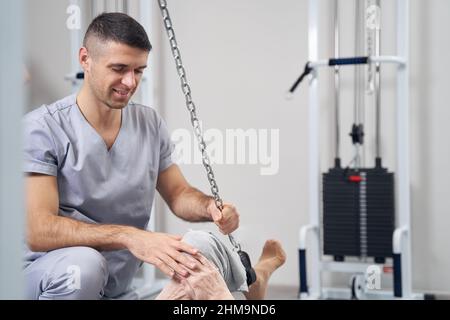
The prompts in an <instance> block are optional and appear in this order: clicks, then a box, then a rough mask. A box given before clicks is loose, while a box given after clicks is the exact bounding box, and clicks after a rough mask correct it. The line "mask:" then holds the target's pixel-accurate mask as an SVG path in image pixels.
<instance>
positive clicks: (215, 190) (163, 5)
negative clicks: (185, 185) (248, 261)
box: [158, 0, 241, 251]
mask: <svg viewBox="0 0 450 320" xmlns="http://www.w3.org/2000/svg"><path fill="white" fill-rule="evenodd" d="M158 3H159V8H160V10H161V14H162V18H163V21H164V27H165V29H166V32H167V36H168V38H169V44H170V49H171V51H172V56H173V58H174V60H175V67H176V69H177V73H178V76H179V77H180V83H181V90H182V91H183V94H184V97H185V99H186V107H187V109H188V111H189V114H190V117H191V124H192V128H193V130H194V134H195V137H196V138H197V143H198V147H199V149H200V152H201V154H202V163H203V166H204V167H205V170H206V176H207V178H208V181H209V185H210V187H211V193H212V195H213V197H214V201H215V204H216V207H217V208H218V209H219V210H220V211H222V209H223V201H222V198H221V197H220V195H219V187H218V186H217V182H216V179H215V177H214V172H213V169H212V167H211V161H210V159H209V156H208V153H207V152H206V143H205V140H204V138H203V131H202V127H201V124H200V120H199V119H198V117H197V109H196V108H195V104H194V101H192V94H191V87H190V86H189V84H188V81H187V78H186V70H185V69H184V66H183V61H182V60H181V53H180V50H179V48H178V43H177V40H176V38H175V31H174V30H173V25H172V20H171V19H170V15H169V10H168V9H167V1H166V0H158ZM228 238H229V239H230V242H231V244H232V245H233V247H234V248H235V249H237V250H238V251H240V250H241V245H240V244H239V243H238V242H237V241H236V240H235V239H234V237H233V236H232V235H231V234H229V235H228Z"/></svg>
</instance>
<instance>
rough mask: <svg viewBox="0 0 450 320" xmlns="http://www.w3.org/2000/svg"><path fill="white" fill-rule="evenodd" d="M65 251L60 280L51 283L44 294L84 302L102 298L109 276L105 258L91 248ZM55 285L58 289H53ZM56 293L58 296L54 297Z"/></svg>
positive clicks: (62, 258) (66, 249) (73, 248)
mask: <svg viewBox="0 0 450 320" xmlns="http://www.w3.org/2000/svg"><path fill="white" fill-rule="evenodd" d="M63 250H64V254H63V255H62V256H61V262H63V270H61V273H60V278H59V279H55V280H56V281H51V282H50V286H49V287H48V288H47V290H45V292H43V294H44V296H45V295H49V296H50V297H55V296H56V297H58V296H60V297H62V298H70V299H84V300H90V299H99V298H101V297H102V295H103V289H104V287H105V286H106V283H107V281H108V275H109V274H108V266H107V263H106V260H105V258H104V257H103V256H102V255H101V254H100V253H99V252H98V251H97V250H95V249H92V248H89V247H71V248H65V249H63ZM64 268H65V269H64ZM53 285H56V287H52V286H53ZM55 293H57V294H56V295H54V294H55Z"/></svg>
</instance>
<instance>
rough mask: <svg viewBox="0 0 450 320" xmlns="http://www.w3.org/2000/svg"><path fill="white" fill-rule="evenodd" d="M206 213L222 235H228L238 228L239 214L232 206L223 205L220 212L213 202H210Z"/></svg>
mask: <svg viewBox="0 0 450 320" xmlns="http://www.w3.org/2000/svg"><path fill="white" fill-rule="evenodd" d="M207 211H208V213H209V214H210V216H211V218H212V219H213V221H214V223H215V224H216V225H217V226H218V227H219V230H220V232H222V233H223V234H229V233H231V232H233V231H234V230H236V229H237V228H238V227H239V213H238V212H237V210H236V208H235V207H234V206H233V205H232V204H229V203H224V204H223V209H222V212H220V210H219V209H217V207H216V203H215V202H214V200H211V201H210V203H209V205H208V208H207Z"/></svg>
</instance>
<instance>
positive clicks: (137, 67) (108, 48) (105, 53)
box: [79, 39, 149, 109]
mask: <svg viewBox="0 0 450 320" xmlns="http://www.w3.org/2000/svg"><path fill="white" fill-rule="evenodd" d="M148 53H149V52H148V51H146V50H143V49H139V48H134V47H131V46H128V45H126V44H123V43H119V42H115V41H99V39H92V41H88V43H87V44H86V47H83V48H81V49H80V53H79V58H80V63H81V65H82V67H83V69H84V74H85V77H84V81H85V84H86V85H87V86H88V87H89V89H90V92H91V93H92V94H93V96H94V98H95V99H96V100H97V101H96V102H97V103H101V104H103V105H106V106H107V107H109V108H112V109H122V108H124V107H125V106H126V105H127V104H128V101H129V100H130V99H131V96H132V95H133V94H134V93H135V92H136V89H137V87H138V85H139V83H140V81H141V79H142V73H143V71H144V69H145V68H146V66H147V58H148Z"/></svg>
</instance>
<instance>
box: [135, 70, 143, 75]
mask: <svg viewBox="0 0 450 320" xmlns="http://www.w3.org/2000/svg"><path fill="white" fill-rule="evenodd" d="M136 73H137V74H143V73H144V72H143V71H142V70H136Z"/></svg>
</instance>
